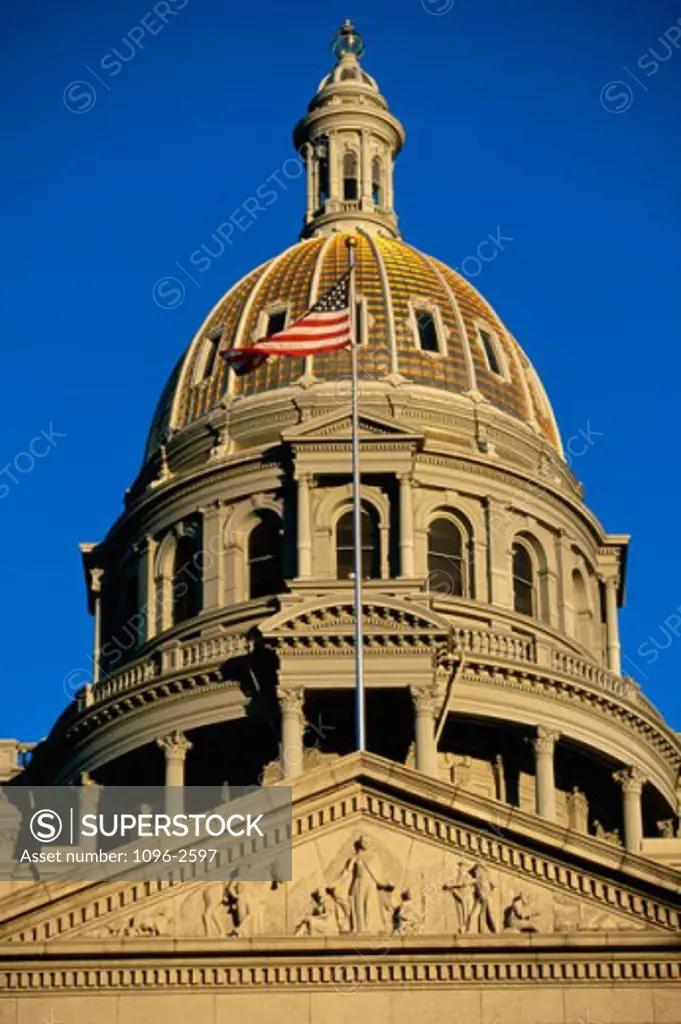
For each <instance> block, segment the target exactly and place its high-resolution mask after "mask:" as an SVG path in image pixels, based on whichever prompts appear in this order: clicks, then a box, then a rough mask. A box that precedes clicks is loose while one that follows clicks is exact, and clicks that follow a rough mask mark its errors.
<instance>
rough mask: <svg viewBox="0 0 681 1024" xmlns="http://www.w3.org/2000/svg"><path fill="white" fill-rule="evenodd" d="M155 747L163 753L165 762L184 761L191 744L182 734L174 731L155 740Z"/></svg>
mask: <svg viewBox="0 0 681 1024" xmlns="http://www.w3.org/2000/svg"><path fill="white" fill-rule="evenodd" d="M156 746H157V747H160V749H161V750H163V751H164V753H165V755H166V761H184V759H185V758H186V756H187V754H188V753H189V751H190V750H191V749H192V746H193V744H192V742H191V741H190V740H188V739H187V737H186V736H185V734H184V733H183V732H180V731H179V730H178V729H176V730H175V732H171V733H170V734H169V735H168V736H161V737H160V738H159V739H157V740H156Z"/></svg>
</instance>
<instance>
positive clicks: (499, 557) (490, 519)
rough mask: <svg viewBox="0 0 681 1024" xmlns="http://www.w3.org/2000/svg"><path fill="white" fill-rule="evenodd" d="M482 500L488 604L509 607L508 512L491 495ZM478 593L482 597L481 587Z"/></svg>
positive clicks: (511, 597) (511, 600) (510, 600)
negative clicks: (484, 522)
mask: <svg viewBox="0 0 681 1024" xmlns="http://www.w3.org/2000/svg"><path fill="white" fill-rule="evenodd" d="M484 501H485V520H486V534H487V537H486V540H487V595H488V596H487V599H488V601H489V603H490V604H499V605H504V606H506V607H511V606H512V605H513V595H512V588H511V581H510V572H511V563H510V553H509V551H508V550H507V549H506V544H507V541H508V537H507V533H508V520H509V514H508V511H507V510H505V509H504V508H503V507H502V505H501V504H500V503H499V501H497V499H496V498H494V497H492V496H491V495H487V496H486V497H485V499H484ZM478 593H479V594H480V596H481V597H482V595H483V590H482V588H480V590H479V591H478Z"/></svg>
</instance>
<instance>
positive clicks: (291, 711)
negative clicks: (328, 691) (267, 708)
mask: <svg viewBox="0 0 681 1024" xmlns="http://www.w3.org/2000/svg"><path fill="white" fill-rule="evenodd" d="M277 697H278V699H279V707H280V708H281V713H282V715H287V716H293V715H296V716H298V717H300V718H302V717H303V703H304V701H305V690H304V688H303V687H302V686H296V687H295V688H293V689H279V690H278V691H277Z"/></svg>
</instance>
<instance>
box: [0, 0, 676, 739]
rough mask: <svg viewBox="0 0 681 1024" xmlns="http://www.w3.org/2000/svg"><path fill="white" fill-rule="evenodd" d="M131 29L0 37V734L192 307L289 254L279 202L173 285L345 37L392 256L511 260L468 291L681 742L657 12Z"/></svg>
mask: <svg viewBox="0 0 681 1024" xmlns="http://www.w3.org/2000/svg"><path fill="white" fill-rule="evenodd" d="M153 6H154V5H153V4H152V3H148V4H147V3H145V2H144V0H118V2H117V3H116V4H92V3H85V2H84V0H83V2H70V3H69V2H66V3H59V4H47V3H45V2H44V0H42V2H38V0H23V3H22V4H21V5H11V6H10V7H9V8H8V9H7V11H6V12H5V17H4V25H3V31H4V53H3V59H2V61H1V62H0V90H1V92H0V96H1V99H2V107H3V110H4V111H5V121H6V124H5V131H4V133H3V136H4V142H3V143H2V146H3V154H2V160H1V161H0V211H1V212H0V217H1V221H0V223H1V226H2V237H3V240H4V245H3V253H2V260H3V267H2V285H3V301H2V304H1V305H0V318H1V323H2V338H3V350H2V355H3V365H4V374H3V381H4V388H3V395H2V403H1V405H0V466H5V467H6V466H7V465H9V469H10V473H11V475H12V477H13V478H14V479H13V480H12V479H11V478H10V476H9V475H8V473H6V472H5V471H4V470H3V473H2V475H0V484H2V485H3V486H2V487H0V522H1V523H2V528H3V536H4V542H5V543H4V545H3V565H4V571H3V573H2V584H1V585H2V622H3V627H4V636H3V642H2V645H1V646H0V680H1V685H2V687H3V698H2V715H1V716H0V735H4V736H18V737H20V738H22V739H26V740H28V739H38V738H39V737H40V736H42V735H44V734H45V733H46V732H47V730H48V728H49V726H50V724H51V722H52V721H53V719H54V717H55V716H56V714H57V713H58V711H59V710H60V709H61V708H62V706H63V705H64V703H65V700H66V698H65V694H64V689H63V680H64V677H65V676H67V675H68V674H69V673H72V672H74V671H80V670H82V671H83V672H85V673H87V670H88V665H89V662H88V656H89V654H90V650H91V630H92V625H91V620H90V619H89V617H88V615H87V612H86V607H85V592H84V587H83V581H82V574H81V568H80V556H79V552H78V543H79V542H81V541H96V540H99V539H101V538H102V537H103V535H104V534H105V532H106V530H107V528H108V526H109V525H110V523H111V522H112V521H113V519H114V518H115V517H116V516H117V515H118V513H119V512H120V510H121V508H122V497H123V493H124V491H125V489H126V487H127V486H129V484H130V483H131V482H132V480H133V477H134V475H135V474H136V472H137V470H138V468H139V465H140V461H141V455H142V450H143V445H144V439H145V435H146V431H147V428H148V425H149V421H150V419H151V415H152V412H153V409H154V405H155V403H156V401H157V398H158V396H159V393H160V391H161V388H162V386H163V383H164V381H165V379H166V377H167V375H168V374H169V372H170V370H171V368H172V366H173V365H174V363H175V361H176V359H177V358H178V356H179V354H180V353H181V351H182V350H183V348H184V347H185V345H186V344H187V343H188V342H189V340H190V339H191V337H192V335H193V333H194V332H195V330H196V329H197V327H198V325H199V324H200V323H201V322H202V320H203V318H204V316H205V314H206V313H207V311H208V310H209V309H210V307H211V306H212V305H213V304H214V303H215V302H216V301H217V299H218V298H219V297H220V296H221V295H222V294H223V293H224V292H225V291H226V290H227V289H228V288H229V286H230V285H231V284H232V283H233V282H234V281H235V280H236V279H238V278H239V277H240V276H241V275H242V274H243V273H244V272H246V271H247V270H248V269H250V268H251V267H253V266H254V265H256V264H257V263H260V262H262V260H264V259H266V258H268V257H269V256H271V255H273V254H275V253H277V252H279V251H281V250H282V249H283V248H284V247H286V246H287V245H289V244H291V242H293V241H294V240H295V239H296V237H297V235H298V232H299V229H300V223H301V217H302V213H303V194H302V193H303V181H302V179H300V180H298V181H292V182H290V187H289V188H288V189H287V190H286V191H284V190H283V189H282V190H279V196H278V199H277V202H276V203H274V204H273V205H272V206H271V207H269V208H268V209H267V211H266V212H265V213H263V214H262V215H261V216H260V217H259V218H258V219H257V220H255V221H253V222H252V223H251V224H250V225H249V226H248V227H247V229H246V230H245V231H243V232H240V233H239V235H238V237H235V238H234V240H233V244H232V245H231V246H229V247H228V248H227V249H226V251H225V254H224V255H223V256H222V257H221V258H219V259H216V260H214V261H213V263H212V264H211V266H210V268H208V269H207V270H206V271H205V272H204V273H202V274H200V275H196V274H195V275H194V276H195V281H196V283H192V282H191V281H190V280H189V279H187V278H184V277H183V276H182V273H178V268H177V266H176V264H177V263H180V264H181V265H183V266H186V267H188V266H189V264H188V257H189V255H190V254H191V253H192V252H193V251H194V250H196V249H197V248H199V246H200V245H201V244H202V243H203V242H208V241H209V240H210V236H211V234H212V232H213V231H214V230H215V229H216V228H217V227H218V226H219V225H220V224H221V223H222V222H223V221H224V220H226V219H228V218H229V216H230V214H231V213H232V212H233V211H234V210H235V209H237V207H239V205H240V204H241V202H242V201H243V199H244V198H246V197H247V196H249V195H252V194H253V190H254V187H256V186H257V185H259V184H260V183H262V182H264V181H265V179H266V178H267V177H268V176H269V175H271V174H272V173H273V172H274V171H276V170H277V169H278V168H281V166H282V164H283V162H284V160H286V159H287V157H289V156H290V154H291V153H292V149H291V142H290V132H291V128H292V126H293V124H294V122H295V121H296V120H297V118H298V117H300V116H301V115H302V114H303V113H304V111H305V107H306V104H307V102H308V100H309V99H310V98H311V96H312V94H313V93H314V91H315V89H316V86H317V83H318V81H319V79H320V78H321V77H322V75H323V74H324V73H325V72H326V71H327V70H328V69H329V68H330V66H331V64H332V57H331V54H330V51H329V48H328V43H329V40H330V38H331V36H332V35H333V33H334V31H335V30H336V28H337V26H338V25H339V24H340V22H341V21H342V20H343V19H344V18H345V17H347V16H348V15H350V16H352V17H353V18H354V19H355V20H356V22H357V24H358V27H359V28H360V30H361V31H362V33H363V34H364V36H365V40H366V46H367V52H366V56H365V58H364V64H365V66H366V67H367V69H368V70H369V71H370V72H371V73H372V74H373V75H375V76H376V77H377V78H378V81H379V84H380V85H381V88H382V90H383V92H384V94H385V95H386V96H387V97H388V99H389V102H390V104H391V108H392V109H393V110H394V112H395V113H396V114H397V115H398V116H399V117H400V118H401V120H402V121H403V122H404V124H405V126H406V129H407V145H406V147H405V149H404V151H403V153H402V155H401V156H400V158H399V164H398V171H397V175H396V204H397V208H398V212H399V215H400V219H401V227H402V230H403V233H404V234H405V236H406V237H407V238H408V239H409V240H410V241H411V242H412V243H414V244H415V245H417V246H419V247H420V248H422V249H425V250H426V251H428V252H430V253H432V254H433V255H435V256H438V257H440V258H441V259H444V260H445V261H447V262H448V263H449V264H450V265H452V266H455V267H456V266H460V265H461V264H462V261H464V260H465V258H466V257H467V256H471V255H473V254H474V253H475V250H476V247H477V245H478V244H479V243H480V241H482V240H483V239H484V238H486V237H487V236H488V234H489V233H490V232H491V233H495V232H497V231H498V230H500V231H501V232H502V233H503V235H504V236H506V237H507V238H508V237H510V238H511V239H512V241H509V242H508V243H507V244H506V245H505V247H504V250H503V252H500V253H499V255H498V257H497V259H496V260H495V261H494V262H492V263H489V264H487V265H486V266H485V267H484V269H483V271H482V272H481V273H480V274H479V275H477V276H475V277H473V278H472V280H473V283H474V284H475V285H476V286H477V287H479V288H480V290H481V291H482V292H483V294H484V295H485V296H486V297H487V298H488V299H489V300H490V301H491V302H492V304H493V305H494V306H495V307H496V309H497V310H498V311H499V313H500V315H501V316H502V318H503V319H504V320H505V322H506V324H507V325H508V326H509V328H510V329H511V330H512V331H513V332H514V334H515V335H516V336H517V337H518V339H519V340H520V342H521V344H522V345H523V346H524V347H525V348H526V350H527V352H528V353H529V355H530V357H531V358H532V359H533V361H534V362H535V365H536V366H537V368H538V370H539V372H540V374H541V376H542V378H543V380H544V383H545V385H546V388H547V390H548V393H549V395H550V397H551V399H552V402H553V405H554V408H555V410H556V414H557V416H558V420H559V423H560V425H561V428H562V432H563V436H564V438H565V439H566V440H567V439H568V438H570V437H571V436H573V435H575V434H578V433H579V431H580V430H588V429H589V428H590V429H591V433H592V436H593V437H594V443H593V445H591V446H590V447H589V448H588V450H587V452H586V453H585V454H584V455H583V456H582V457H580V458H578V459H575V460H574V464H573V469H574V471H575V473H576V474H577V476H578V477H579V478H580V479H581V480H582V481H583V482H584V485H585V496H586V500H587V502H588V503H589V505H590V506H591V507H592V508H593V509H594V511H595V512H596V514H597V515H598V516H599V518H600V519H601V520H602V522H603V523H604V524H605V525H606V528H607V529H608V530H610V531H611V532H613V533H619V532H621V533H630V534H631V535H632V547H631V558H630V564H629V576H628V595H627V604H626V608H625V610H624V612H623V614H622V619H621V625H622V637H623V648H624V653H625V662H624V667H625V670H626V671H627V672H630V673H631V674H632V675H634V676H635V677H636V678H638V679H639V681H640V682H641V683H642V685H643V687H644V689H645V692H646V693H647V694H648V695H649V696H650V697H651V698H652V699H653V700H654V701H655V702H656V703H657V704H658V705H659V706H660V708H661V709H662V711H663V712H664V714H665V715H666V716H667V718H668V719H669V721H670V723H671V724H672V725H675V726H676V728H679V729H681V696H680V693H681V687H679V685H678V678H679V672H680V669H681V640H678V641H677V640H676V637H675V635H674V632H678V633H680V634H681V613H678V612H677V609H678V608H679V606H680V605H681V555H680V553H679V544H678V541H677V534H676V529H677V523H678V513H677V505H678V502H679V498H680V494H679V474H678V469H677V465H678V457H677V454H676V445H677V428H678V408H679V402H678V382H679V379H680V372H681V347H680V346H679V329H678V323H679V313H678V279H679V242H678V239H679V229H680V227H681V224H680V220H681V218H680V212H681V211H680V200H679V189H678V180H679V150H680V148H681V143H680V141H679V132H678V119H679V100H680V99H681V44H679V42H678V40H679V37H680V36H681V27H680V26H681V22H680V21H679V19H680V18H681V4H679V3H678V2H677V3H667V2H665V0H649V2H648V3H646V4H642V3H640V2H639V0H598V2H597V3H594V2H593V0H574V2H573V3H572V4H558V3H556V2H547V0H537V2H533V0H520V2H518V3H515V4H509V3H508V2H507V0H477V2H475V3H473V2H470V0H468V2H463V0H454V2H452V0H400V2H399V3H395V2H394V0H390V2H389V0H373V2H364V3H362V4H358V3H355V4H354V7H353V5H352V4H351V3H350V4H349V3H348V0H343V3H336V2H335V0H330V2H326V3H324V4H323V5H320V4H312V3H310V2H301V0H289V2H288V3H287V4H281V3H278V2H274V0H259V2H257V3H253V4H238V5H237V4H226V3H224V2H218V0H168V3H164V4H162V5H159V4H158V3H157V4H156V7H157V8H158V7H159V6H160V12H161V14H164V15H165V24H164V23H163V21H162V20H160V18H159V17H158V14H154V13H153ZM665 32H667V33H668V35H667V41H666V42H665V40H664V33H665ZM660 37H662V41H660ZM126 40H127V41H126ZM672 44H673V45H672ZM677 47H678V48H677ZM116 50H117V51H118V54H119V55H122V56H124V57H127V58H129V59H127V60H126V61H122V60H119V57H118V56H117V54H116V53H115V52H114V51H116ZM74 83H75V84H74ZM611 83H614V84H611ZM468 266H469V267H474V264H468ZM173 275H178V276H179V277H183V281H184V284H185V286H186V289H185V294H184V297H183V300H182V301H181V302H180V303H179V304H178V305H176V306H175V307H174V308H170V309H169V308H161V307H160V306H159V305H158V304H157V303H155V302H154V298H153V294H152V293H153V289H154V285H155V283H156V282H157V281H158V280H159V279H161V278H164V277H167V276H173ZM43 432H44V433H43ZM596 434H597V435H598V436H596ZM45 435H47V438H49V441H48V440H47V438H46V437H45ZM36 437H42V440H40V441H33V439H34V438H36ZM30 445H32V448H30ZM574 447H575V449H576V445H575V446H574ZM27 451H28V452H29V455H28V456H27V457H22V456H20V453H23V452H27ZM31 451H33V452H34V453H35V455H34V456H32V455H31ZM39 453H45V454H39ZM17 458H18V461H17V462H16V464H15V459H17ZM665 620H668V626H667V634H668V635H665V633H664V632H663V628H664V625H663V624H664V622H665ZM677 620H678V621H677ZM670 627H671V628H670ZM669 637H670V638H671V642H669ZM642 645H645V646H642ZM663 647H664V649H662V648H663ZM641 650H643V652H644V653H643V654H641V653H640V652H641ZM653 656H654V657H653Z"/></svg>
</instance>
